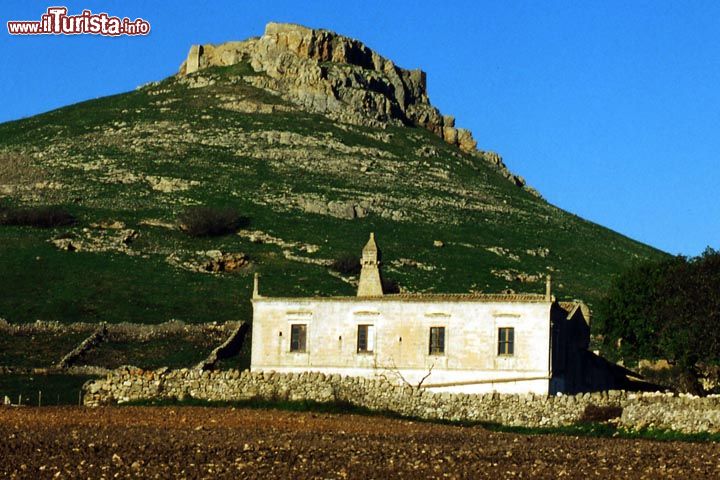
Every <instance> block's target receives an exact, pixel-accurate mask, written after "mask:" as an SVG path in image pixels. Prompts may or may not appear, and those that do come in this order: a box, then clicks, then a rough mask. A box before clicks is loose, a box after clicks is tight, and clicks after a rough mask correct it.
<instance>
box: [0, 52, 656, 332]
mask: <svg viewBox="0 0 720 480" xmlns="http://www.w3.org/2000/svg"><path fill="white" fill-rule="evenodd" d="M252 75H256V74H255V73H254V72H252V69H250V67H249V66H248V65H246V64H242V63H241V64H238V65H234V66H232V67H226V68H221V67H215V68H211V69H207V70H204V71H202V72H199V73H197V74H193V75H190V76H188V77H171V78H169V79H166V80H164V81H162V82H158V83H155V84H151V85H148V86H145V87H143V88H139V89H138V90H136V91H133V92H129V93H125V94H121V95H115V96H111V97H106V98H101V99H97V100H92V101H88V102H83V103H79V104H76V105H72V106H69V107H66V108H62V109H59V110H55V111H52V112H48V113H45V114H42V115H38V116H35V117H32V118H28V119H23V120H19V121H14V122H8V123H4V124H2V125H0V205H2V206H4V207H7V208H15V207H19V206H28V205H60V206H62V207H64V208H66V209H67V210H69V211H70V212H72V213H73V214H74V215H75V216H76V217H77V218H78V223H77V224H76V225H73V226H69V227H68V226H65V227H57V228H49V229H40V228H34V227H28V226H0V272H2V274H1V275H0V289H1V290H2V292H3V294H2V295H0V317H5V318H7V319H8V320H9V321H14V322H29V321H34V320H36V319H43V320H58V321H60V322H71V321H107V322H119V321H131V322H141V323H158V322H162V321H166V320H168V319H171V318H175V319H180V320H183V321H186V322H208V321H225V320H235V319H249V317H250V304H249V295H250V289H251V288H250V287H251V283H252V280H251V277H252V273H253V272H255V271H259V272H261V273H262V275H263V276H262V282H261V290H262V291H263V293H265V294H268V295H310V294H319V295H336V294H352V293H353V292H354V287H353V285H352V284H351V283H348V281H347V280H343V279H340V278H338V277H337V276H336V275H333V274H332V272H330V270H329V269H328V267H327V263H328V262H329V261H331V260H332V259H334V258H337V257H338V256H340V255H342V254H343V253H352V254H356V255H359V253H360V249H361V248H362V246H363V244H364V242H365V241H366V239H367V237H368V233H369V232H371V231H374V232H376V236H377V238H378V242H379V244H380V247H381V249H382V250H383V254H384V257H383V259H384V271H385V272H386V275H387V276H389V277H392V278H394V279H396V280H397V281H398V282H399V284H400V285H401V287H402V288H403V289H406V290H408V291H415V292H424V291H434V292H467V291H489V292H494V291H500V290H503V289H507V288H511V289H514V290H515V291H528V292H540V291H543V288H544V281H543V280H542V279H541V276H543V275H545V274H547V273H551V274H552V275H553V278H554V285H555V293H556V295H558V296H559V297H561V298H582V299H585V300H586V301H588V302H590V303H591V304H592V303H593V302H594V301H595V300H596V299H597V298H599V296H600V295H601V294H602V292H603V289H604V288H605V286H606V285H607V284H608V281H609V279H610V278H611V276H612V275H613V274H615V273H617V272H619V271H620V270H621V269H623V268H625V267H626V266H627V265H629V264H630V263H631V262H633V261H635V260H637V259H641V258H655V257H660V256H662V255H664V254H663V253H662V252H659V251H657V250H655V249H653V248H651V247H648V246H646V245H642V244H640V243H638V242H635V241H633V240H630V239H628V238H626V237H623V236H622V235H619V234H617V233H615V232H612V231H610V230H608V229H605V228H603V227H601V226H598V225H595V224H593V223H590V222H587V221H585V220H583V219H581V218H578V217H577V216H574V215H572V214H569V213H567V212H564V211H562V210H560V209H558V208H556V207H554V206H552V205H549V204H548V203H546V202H545V201H544V200H542V199H540V198H538V197H536V196H533V195H531V194H530V193H528V192H527V191H526V190H524V189H521V188H518V187H516V186H515V185H514V184H512V183H511V182H509V181H508V180H507V179H505V178H503V176H502V175H501V174H500V172H499V171H498V170H496V169H495V168H494V167H493V166H492V165H490V164H489V163H487V162H486V161H484V160H483V158H482V157H480V156H476V155H468V154H465V153H462V152H460V150H458V149H457V148H456V147H454V146H450V145H448V144H446V143H444V142H443V141H442V140H441V139H439V138H437V137H436V136H434V135H433V134H432V133H430V132H428V131H426V130H424V129H418V128H411V127H388V128H386V129H379V128H371V127H362V126H356V125H348V124H341V123H337V122H333V121H331V120H329V119H328V118H326V117H324V116H321V115H317V114H310V113H307V112H305V111H303V110H301V109H299V108H298V107H296V106H294V105H291V104H289V103H288V102H286V101H284V100H283V99H282V98H281V97H280V96H277V95H274V94H273V93H272V92H269V91H266V90H262V89H259V88H255V87H253V86H252V85H251V82H249V80H250V76H252ZM192 205H210V206H232V207H234V208H236V209H237V210H238V211H240V212H241V213H242V214H243V215H245V216H247V217H248V218H249V222H250V223H249V226H248V227H247V228H246V229H244V230H243V231H241V232H240V233H239V234H237V235H227V236H222V237H213V238H194V237H190V236H188V235H186V234H185V233H184V232H182V231H180V230H179V229H178V228H177V227H176V225H177V223H178V217H179V215H180V214H181V213H182V212H183V210H184V209H185V208H186V207H188V206H192ZM348 212H350V213H348ZM358 215H359V216H360V217H362V218H350V217H353V216H358ZM117 222H121V223H117ZM113 223H115V226H112V227H111V228H110V227H108V225H111V224H113ZM118 225H120V226H118ZM127 231H134V233H133V235H132V238H131V239H128V240H125V239H123V238H120V239H119V240H118V238H119V237H118V236H120V235H124V233H123V232H127ZM62 238H65V239H69V240H70V241H71V242H73V243H74V244H75V245H80V246H81V248H79V249H78V250H77V251H66V250H62V249H60V248H58V247H57V246H56V245H55V244H53V243H52V242H51V241H52V240H53V239H56V240H57V239H62ZM435 240H441V241H442V242H443V244H444V246H442V247H436V246H434V241H435ZM208 250H221V251H222V252H230V253H239V252H242V253H244V254H246V255H247V256H248V258H249V260H250V264H249V266H247V267H244V268H242V269H240V270H239V271H236V272H231V273H219V274H211V273H199V272H196V271H192V270H191V269H188V268H186V266H185V267H184V266H183V264H184V263H187V262H194V261H201V260H202V259H203V258H204V254H203V253H202V252H206V251H208ZM198 252H200V253H198ZM518 278H522V279H524V280H523V281H521V280H520V279H518ZM350 282H351V280H350Z"/></svg>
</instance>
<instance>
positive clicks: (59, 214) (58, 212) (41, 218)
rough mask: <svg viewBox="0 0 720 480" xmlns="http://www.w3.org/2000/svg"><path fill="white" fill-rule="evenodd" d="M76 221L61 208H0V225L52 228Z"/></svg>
mask: <svg viewBox="0 0 720 480" xmlns="http://www.w3.org/2000/svg"><path fill="white" fill-rule="evenodd" d="M76 221H77V219H76V218H75V216H73V215H72V214H71V213H70V212H68V211H67V210H65V209H63V208H61V207H55V206H44V207H27V208H13V207H6V208H0V225H17V226H26V227H38V228H52V227H62V226H66V225H72V224H74V223H75V222H76Z"/></svg>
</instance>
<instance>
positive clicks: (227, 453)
mask: <svg viewBox="0 0 720 480" xmlns="http://www.w3.org/2000/svg"><path fill="white" fill-rule="evenodd" d="M558 477H564V478H586V477H589V478H633V479H637V478H648V479H654V478H694V479H697V478H720V445H718V444H713V443H683V442H654V441H648V440H627V439H608V438H588V437H572V436H555V435H537V436H526V435H517V434H509V433H495V432H490V431H487V430H485V429H483V428H481V427H457V426H446V425H434V424H428V423H418V422H413V421H406V420H395V419H388V418H379V417H365V416H357V415H337V414H320V413H294V412H283V411H273V410H245V409H231V408H195V407H158V408H156V407H126V408H117V407H114V408H97V409H86V408H79V407H48V408H1V407H0V478H3V479H4V478H33V479H36V478H92V479H98V478H263V479H270V478H338V479H341V478H363V479H367V478H380V479H384V478H413V479H417V480H419V479H426V478H558Z"/></svg>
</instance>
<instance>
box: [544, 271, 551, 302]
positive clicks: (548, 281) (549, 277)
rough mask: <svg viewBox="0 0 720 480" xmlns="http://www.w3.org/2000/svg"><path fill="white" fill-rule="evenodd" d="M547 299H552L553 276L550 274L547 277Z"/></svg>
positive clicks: (548, 300) (549, 300)
mask: <svg viewBox="0 0 720 480" xmlns="http://www.w3.org/2000/svg"><path fill="white" fill-rule="evenodd" d="M545 301H546V302H551V301H552V277H551V276H550V275H548V276H547V277H546V278H545Z"/></svg>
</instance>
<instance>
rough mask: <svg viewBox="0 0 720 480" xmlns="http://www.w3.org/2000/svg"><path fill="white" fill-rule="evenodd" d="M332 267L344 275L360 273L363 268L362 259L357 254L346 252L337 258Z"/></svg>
mask: <svg viewBox="0 0 720 480" xmlns="http://www.w3.org/2000/svg"><path fill="white" fill-rule="evenodd" d="M330 268H331V269H332V270H335V271H336V272H338V273H341V274H343V275H359V274H360V269H361V266H360V259H359V258H358V257H356V256H355V255H352V254H350V253H345V254H343V255H341V256H339V257H338V258H336V259H335V260H334V261H333V263H332V264H331V265H330Z"/></svg>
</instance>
